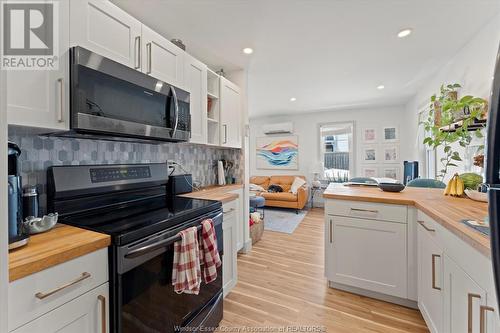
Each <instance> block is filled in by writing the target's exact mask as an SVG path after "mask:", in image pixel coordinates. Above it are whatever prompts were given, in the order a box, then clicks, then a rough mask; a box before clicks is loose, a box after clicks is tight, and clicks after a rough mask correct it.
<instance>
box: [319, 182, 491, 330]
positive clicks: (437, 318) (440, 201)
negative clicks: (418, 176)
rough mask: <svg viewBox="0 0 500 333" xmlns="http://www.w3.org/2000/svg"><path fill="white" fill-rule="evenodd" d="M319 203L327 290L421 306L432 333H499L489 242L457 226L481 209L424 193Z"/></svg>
mask: <svg viewBox="0 0 500 333" xmlns="http://www.w3.org/2000/svg"><path fill="white" fill-rule="evenodd" d="M323 197H324V198H325V275H326V277H327V279H328V283H329V286H330V287H332V288H337V289H341V290H345V291H349V292H353V293H357V294H361V295H365V296H368V297H373V298H378V299H382V300H385V301H388V302H393V303H397V304H402V305H405V306H409V307H414V308H415V307H418V308H419V309H420V311H421V312H422V315H423V317H424V319H425V321H426V323H427V325H428V327H429V329H430V331H431V332H481V333H485V332H500V324H499V321H498V314H497V312H498V310H497V309H496V307H497V306H496V294H495V287H494V283H493V272H492V268H491V260H490V244H489V237H488V236H486V235H483V234H481V233H480V232H478V231H476V230H474V229H472V228H470V227H468V226H466V225H464V224H463V223H462V222H461V221H462V220H464V219H471V220H476V221H483V220H484V218H485V217H487V209H488V205H487V204H486V203H481V202H475V201H472V200H470V199H467V198H454V197H447V196H444V195H443V191H442V190H438V189H424V188H406V189H405V190H404V191H402V192H401V193H389V192H383V191H381V190H380V189H378V188H377V187H366V186H363V187H353V186H350V187H347V186H334V185H330V186H329V187H328V188H327V189H326V190H325V192H324V194H323ZM493 312H495V313H493ZM481 322H482V324H481ZM481 325H482V328H481V327H480V326H481Z"/></svg>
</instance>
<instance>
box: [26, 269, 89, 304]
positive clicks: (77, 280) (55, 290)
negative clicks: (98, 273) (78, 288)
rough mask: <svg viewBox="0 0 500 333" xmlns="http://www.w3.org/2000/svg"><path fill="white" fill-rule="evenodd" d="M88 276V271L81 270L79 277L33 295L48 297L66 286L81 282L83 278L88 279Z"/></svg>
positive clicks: (41, 297) (39, 297)
mask: <svg viewBox="0 0 500 333" xmlns="http://www.w3.org/2000/svg"><path fill="white" fill-rule="evenodd" d="M89 277H91V275H90V273H87V272H83V273H82V276H80V277H79V278H77V279H75V280H73V281H71V282H68V283H66V284H64V285H62V286H60V287H57V288H55V289H52V290H51V291H48V292H46V293H41V292H38V293H36V294H35V297H36V298H38V299H44V298H47V297H49V296H51V295H54V294H55V293H58V292H60V291H62V290H64V289H66V288H69V287H71V286H73V285H75V284H77V283H79V282H82V281H83V280H85V279H88V278H89Z"/></svg>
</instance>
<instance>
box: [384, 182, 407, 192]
mask: <svg viewBox="0 0 500 333" xmlns="http://www.w3.org/2000/svg"><path fill="white" fill-rule="evenodd" d="M378 187H379V188H380V189H381V190H382V191H385V192H401V191H402V190H404V189H405V186H404V185H403V184H401V183H379V184H378Z"/></svg>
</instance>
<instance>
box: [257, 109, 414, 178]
mask: <svg viewBox="0 0 500 333" xmlns="http://www.w3.org/2000/svg"><path fill="white" fill-rule="evenodd" d="M287 121H292V122H293V125H294V134H295V135H297V136H298V141H299V170H287V171H282V170H260V169H257V168H256V160H255V149H256V147H255V146H256V142H255V140H256V138H258V137H261V136H264V133H263V130H262V125H264V124H270V123H278V122H287ZM344 121H354V126H355V132H356V134H357V135H355V147H356V152H355V153H356V158H355V174H356V175H361V172H362V167H363V164H362V163H361V162H360V161H361V154H362V151H361V150H362V149H361V148H362V146H363V145H364V144H363V143H362V142H361V140H360V137H361V134H360V133H361V130H362V128H363V127H371V126H376V127H377V129H378V137H379V144H378V145H377V146H379V147H381V146H382V144H380V142H381V140H380V137H381V132H382V128H383V127H384V126H388V125H390V126H393V125H396V126H399V133H400V142H399V145H400V163H398V165H400V166H401V171H400V173H402V163H403V160H405V159H408V157H410V155H411V154H409V152H408V150H409V149H408V148H409V147H410V146H411V144H410V141H409V140H408V136H407V135H406V133H407V126H406V119H405V112H404V106H388V107H377V108H362V109H346V110H332V111H322V112H311V113H308V112H307V111H305V112H304V113H303V114H302V115H291V116H276V117H260V118H253V119H250V175H251V176H256V175H273V174H288V175H295V174H300V175H305V176H306V177H307V178H308V179H309V180H311V179H312V177H313V176H312V174H311V172H310V168H311V167H312V166H313V165H314V164H315V163H316V162H318V161H319V160H320V156H319V154H320V152H319V151H320V150H319V149H320V148H319V124H322V123H328V122H344ZM378 154H379V157H380V156H381V154H382V151H381V149H379V153H378ZM383 165H384V164H383V163H381V164H379V167H380V168H381V167H382V166H383ZM367 166H372V165H367ZM401 179H402V174H401Z"/></svg>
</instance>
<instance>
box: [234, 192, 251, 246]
mask: <svg viewBox="0 0 500 333" xmlns="http://www.w3.org/2000/svg"><path fill="white" fill-rule="evenodd" d="M231 193H234V194H238V199H236V200H235V202H236V251H239V250H241V249H242V248H243V245H244V243H245V240H244V238H245V222H247V223H248V221H247V219H245V207H244V204H245V199H244V197H243V189H238V190H236V191H231Z"/></svg>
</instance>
